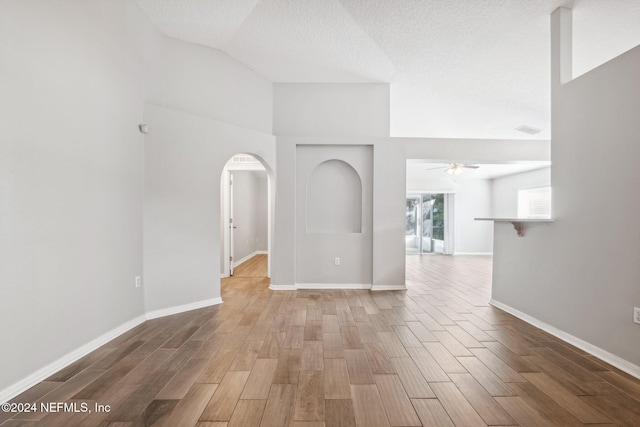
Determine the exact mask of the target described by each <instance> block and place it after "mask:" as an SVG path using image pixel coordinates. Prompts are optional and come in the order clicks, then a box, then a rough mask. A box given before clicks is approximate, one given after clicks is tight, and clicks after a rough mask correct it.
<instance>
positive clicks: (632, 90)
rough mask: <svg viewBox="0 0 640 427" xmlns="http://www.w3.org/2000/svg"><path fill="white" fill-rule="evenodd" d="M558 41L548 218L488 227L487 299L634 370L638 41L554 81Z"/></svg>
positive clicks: (638, 274) (639, 200) (639, 338)
mask: <svg viewBox="0 0 640 427" xmlns="http://www.w3.org/2000/svg"><path fill="white" fill-rule="evenodd" d="M556 18H558V15H556ZM554 22H555V25H552V27H553V28H555V29H556V31H555V33H554V34H552V40H553V41H555V42H556V43H559V37H560V35H561V34H565V35H566V34H570V32H571V29H570V27H569V28H567V27H564V29H563V31H559V26H558V25H557V24H558V21H557V20H555V21H554ZM558 45H559V44H556V45H555V47H554V49H553V50H552V52H554V53H555V54H556V56H555V57H554V58H553V62H552V63H553V64H554V65H555V68H554V70H553V72H552V75H553V76H554V88H555V90H554V91H553V96H552V99H553V105H552V106H553V109H552V110H553V111H552V131H553V132H552V133H553V145H552V149H553V151H552V161H553V163H552V166H551V168H552V175H551V176H552V181H551V184H552V186H553V203H554V206H553V211H554V216H555V218H556V221H555V223H553V224H550V225H540V226H535V227H534V226H529V227H527V229H526V230H525V236H524V237H517V236H516V234H515V232H514V231H513V229H512V227H511V226H510V225H509V224H505V225H497V226H496V232H495V249H494V251H495V257H494V283H493V298H494V299H495V300H496V301H498V302H500V303H503V304H506V305H508V306H510V307H513V308H515V309H517V310H519V311H520V312H522V313H524V314H526V315H528V316H531V317H532V318H534V319H538V320H539V321H542V322H544V323H546V324H548V325H550V326H551V327H553V328H556V330H559V331H561V332H562V333H568V334H570V335H572V336H574V337H576V338H577V339H579V340H581V343H582V344H581V345H582V347H583V348H588V349H589V350H590V351H595V352H596V353H597V354H598V355H600V356H603V357H605V358H606V359H608V360H609V361H610V362H613V363H615V364H617V365H618V366H619V367H621V368H622V369H625V370H626V371H628V372H631V373H633V374H634V375H636V376H639V377H640V325H637V324H634V323H633V322H632V310H633V306H636V307H637V306H640V286H638V283H640V270H639V269H638V260H639V259H640V238H639V237H640V223H639V222H638V212H639V211H640V192H638V182H640V169H638V167H637V164H636V163H637V159H639V158H640V144H638V135H640V121H639V120H638V111H640V80H638V75H639V74H640V47H636V48H635V49H633V50H631V51H629V52H627V53H625V54H623V55H621V56H619V57H617V58H615V59H613V60H612V61H610V62H608V63H606V64H604V65H602V66H600V67H598V68H596V69H594V70H592V71H590V72H589V73H587V74H584V75H582V76H580V77H579V78H577V79H575V80H573V81H569V82H568V83H566V84H564V85H562V86H560V85H559V84H558V76H559V75H560V72H559V70H558V68H559V67H558V64H559V63H560V59H561V58H562V59H563V60H564V61H566V60H567V58H570V54H571V53H570V52H568V54H567V55H566V56H564V57H560V55H561V54H562V51H561V50H559V49H558ZM566 45H567V44H565V45H564V46H566ZM565 53H566V52H565ZM565 63H566V62H565ZM565 74H569V75H570V73H565ZM594 241H597V245H594ZM594 346H595V347H594Z"/></svg>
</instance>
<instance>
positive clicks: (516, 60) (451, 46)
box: [135, 0, 640, 139]
mask: <svg viewBox="0 0 640 427" xmlns="http://www.w3.org/2000/svg"><path fill="white" fill-rule="evenodd" d="M135 1H136V2H137V3H138V4H139V5H140V7H141V8H142V9H143V10H144V11H145V13H146V14H147V15H148V16H149V18H150V19H151V21H152V22H153V23H154V24H155V25H156V27H157V28H158V29H159V30H160V31H161V32H162V33H164V34H166V35H169V36H172V37H175V38H178V39H182V40H186V41H189V42H193V43H198V44H202V45H205V46H210V47H213V48H216V49H221V50H223V51H225V52H227V53H228V54H229V55H231V56H233V57H235V58H236V59H238V60H239V61H241V62H243V63H244V64H246V65H248V66H249V67H251V68H253V69H254V70H256V71H257V72H259V73H260V74H262V75H264V76H265V77H267V78H268V79H270V80H271V81H274V82H390V83H391V133H392V136H422V137H468V138H523V139H524V138H532V137H531V136H528V135H526V134H523V133H520V132H517V131H514V128H516V127H518V126H520V125H522V124H527V125H530V126H533V127H536V128H540V129H543V132H542V133H540V134H538V135H536V136H534V137H533V138H538V139H548V138H550V135H549V126H550V124H549V120H550V112H549V104H550V97H549V15H550V13H551V12H552V11H553V10H554V9H555V8H556V7H559V6H572V7H573V9H574V75H580V74H582V73H584V72H586V71H588V70H590V69H592V68H594V67H596V66H598V65H600V64H602V63H603V62H606V61H607V60H609V59H611V58H613V57H615V56H617V55H619V54H621V53H623V52H624V51H626V50H628V49H630V48H632V47H634V46H636V45H638V44H640V25H639V23H640V1H638V0H575V1H571V0H508V1H505V0H135Z"/></svg>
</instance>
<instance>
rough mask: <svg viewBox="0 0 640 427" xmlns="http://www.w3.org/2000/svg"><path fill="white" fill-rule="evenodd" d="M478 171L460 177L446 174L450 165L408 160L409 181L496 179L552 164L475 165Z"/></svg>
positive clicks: (464, 172) (466, 171)
mask: <svg viewBox="0 0 640 427" xmlns="http://www.w3.org/2000/svg"><path fill="white" fill-rule="evenodd" d="M473 165H476V166H479V168H477V169H467V168H465V169H463V171H462V173H461V174H460V175H458V176H455V175H449V174H447V173H446V172H445V170H446V169H447V167H448V166H449V164H448V163H437V162H435V161H433V162H432V161H430V160H413V159H411V160H407V180H408V181H412V180H415V181H421V180H422V181H424V180H443V179H449V180H453V181H459V180H461V181H466V180H476V179H494V178H499V177H502V176H507V175H513V174H516V173H522V172H528V171H532V170H536V169H542V168H546V167H548V166H550V165H551V162H520V163H501V164H497V163H473Z"/></svg>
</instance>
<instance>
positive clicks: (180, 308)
mask: <svg viewBox="0 0 640 427" xmlns="http://www.w3.org/2000/svg"><path fill="white" fill-rule="evenodd" d="M217 304H222V298H220V297H218V298H211V299H205V300H202V301H196V302H192V303H189V304H183V305H176V306H174V307H167V308H161V309H160V310H153V311H149V312H147V316H146V317H147V320H151V319H157V318H158V317H165V316H171V315H172V314H178V313H184V312H185V311H191V310H197V309H199V308H204V307H209V306H212V305H217Z"/></svg>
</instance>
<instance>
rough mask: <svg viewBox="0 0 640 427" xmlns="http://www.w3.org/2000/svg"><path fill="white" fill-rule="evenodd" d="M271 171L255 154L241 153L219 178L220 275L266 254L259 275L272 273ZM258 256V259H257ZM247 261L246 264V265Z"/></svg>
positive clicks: (231, 160) (231, 161)
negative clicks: (264, 262)
mask: <svg viewBox="0 0 640 427" xmlns="http://www.w3.org/2000/svg"><path fill="white" fill-rule="evenodd" d="M272 188H273V186H272V173H271V171H270V169H269V168H268V166H266V164H265V163H264V162H263V161H262V160H261V159H260V158H259V157H258V156H255V155H253V154H249V153H240V154H236V155H234V156H233V157H231V158H230V159H229V160H228V161H227V163H226V164H225V166H224V168H223V170H222V174H221V179H220V219H221V221H220V236H221V239H220V243H221V247H220V254H221V257H220V276H221V277H222V278H225V277H229V276H232V275H233V274H234V272H235V270H236V268H237V267H238V266H240V265H245V267H246V264H249V263H251V262H254V263H255V262H256V259H260V260H261V264H263V258H264V257H265V256H266V268H265V269H264V270H266V271H264V272H263V269H262V268H261V269H260V270H258V271H259V272H260V273H259V274H260V275H264V276H265V277H270V276H271V248H272V229H273V227H272V225H273V206H274V203H273V196H272V195H273V191H272ZM256 257H257V258H256ZM245 263H246V264H245Z"/></svg>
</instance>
